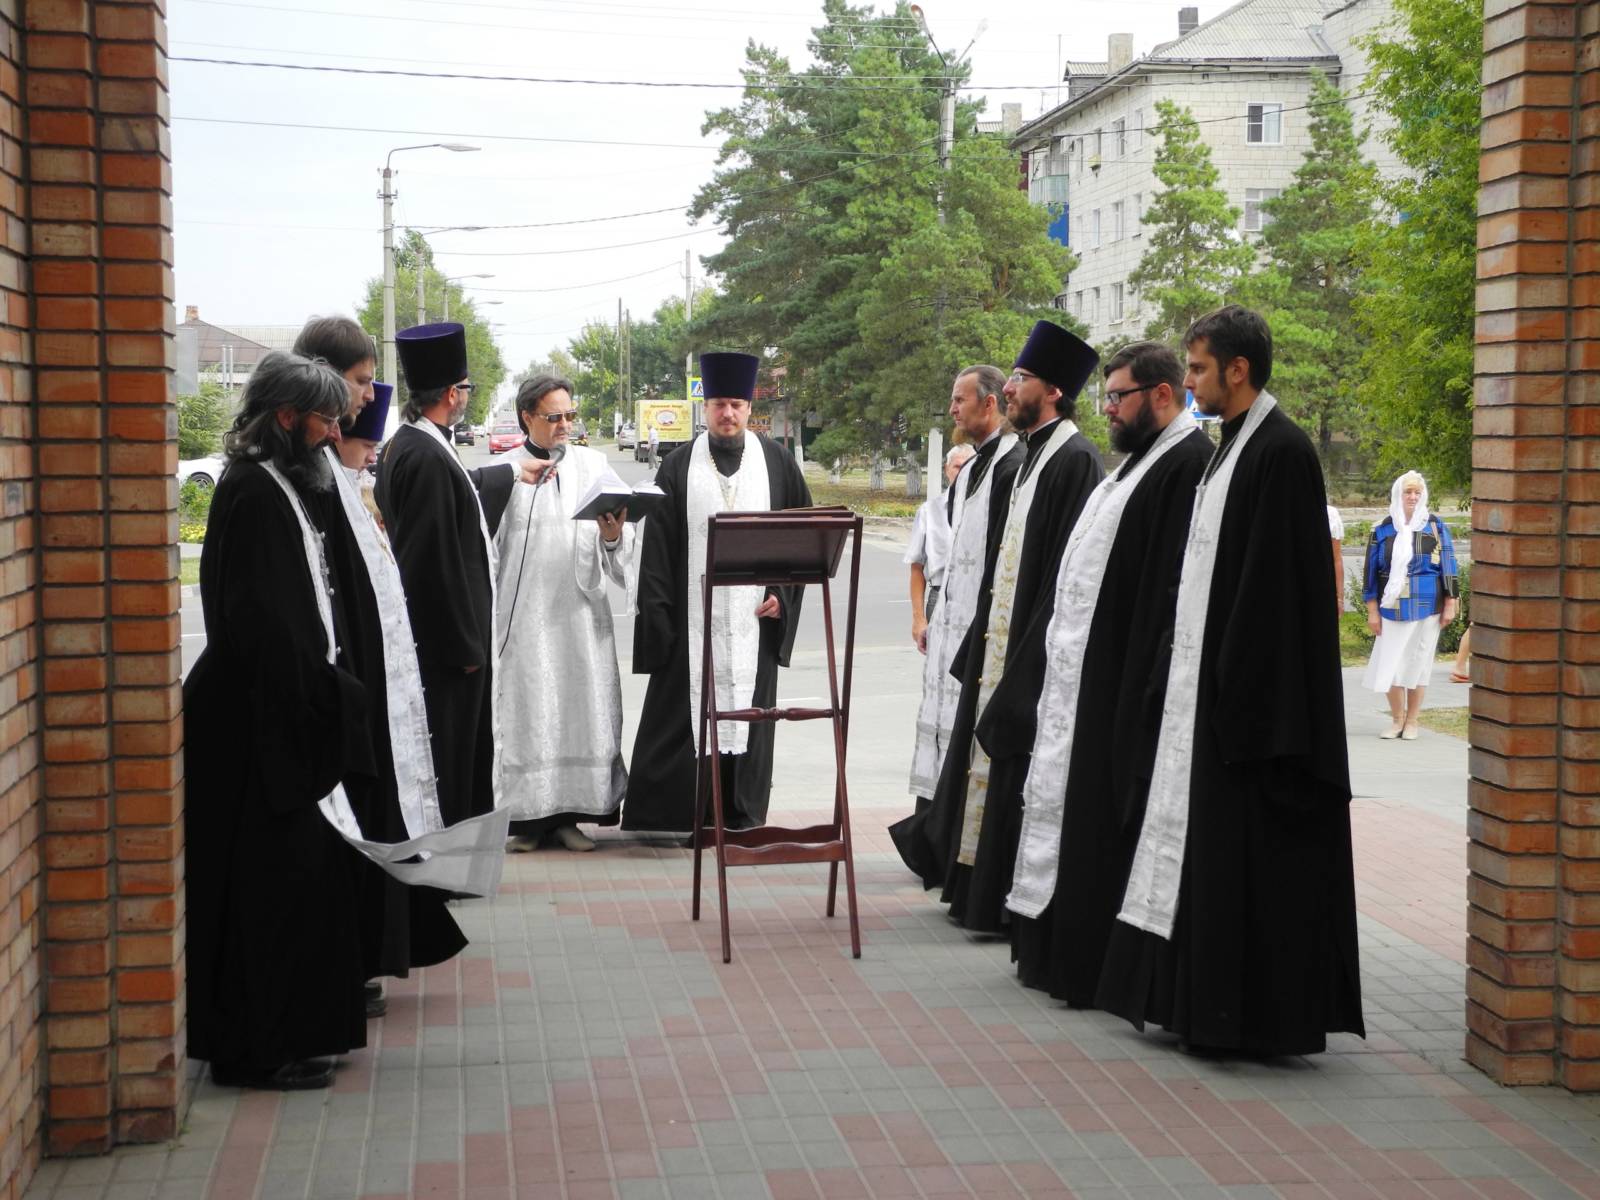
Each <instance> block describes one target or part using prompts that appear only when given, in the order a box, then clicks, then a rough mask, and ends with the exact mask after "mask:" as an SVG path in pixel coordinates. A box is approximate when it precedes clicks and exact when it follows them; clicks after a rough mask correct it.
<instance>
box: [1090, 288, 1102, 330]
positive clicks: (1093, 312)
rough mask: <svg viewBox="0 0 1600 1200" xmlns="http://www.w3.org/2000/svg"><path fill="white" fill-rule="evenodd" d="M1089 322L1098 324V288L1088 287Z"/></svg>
mask: <svg viewBox="0 0 1600 1200" xmlns="http://www.w3.org/2000/svg"><path fill="white" fill-rule="evenodd" d="M1089 324H1091V325H1098V324H1100V289H1099V288H1090V289H1089Z"/></svg>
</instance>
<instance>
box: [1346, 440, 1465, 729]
mask: <svg viewBox="0 0 1600 1200" xmlns="http://www.w3.org/2000/svg"><path fill="white" fill-rule="evenodd" d="M1363 598H1364V599H1365V600H1366V604H1367V628H1369V629H1370V630H1372V632H1373V633H1374V634H1376V635H1377V639H1378V640H1377V642H1376V643H1375V644H1374V645H1373V647H1372V658H1371V660H1370V661H1369V662H1368V663H1367V673H1366V676H1365V677H1364V678H1363V680H1362V685H1363V686H1364V687H1368V688H1371V689H1372V690H1373V691H1376V692H1386V693H1388V697H1389V717H1390V724H1389V728H1388V729H1387V730H1386V731H1384V732H1383V733H1381V734H1379V735H1378V736H1379V737H1381V738H1385V739H1389V738H1402V739H1404V740H1405V741H1408V742H1409V741H1414V740H1415V739H1416V736H1417V714H1418V713H1420V712H1421V711H1422V696H1423V692H1424V691H1425V690H1426V689H1427V686H1428V680H1429V678H1430V677H1431V675H1432V672H1433V659H1434V655H1435V653H1436V652H1437V650H1438V646H1439V630H1440V629H1441V628H1442V627H1443V626H1444V625H1448V624H1449V623H1450V622H1451V621H1453V620H1455V616H1456V553H1455V547H1454V545H1453V544H1452V543H1451V541H1450V531H1449V529H1447V528H1446V527H1445V523H1444V522H1443V521H1441V520H1440V519H1439V518H1438V517H1437V516H1435V515H1434V514H1433V513H1431V512H1430V511H1429V510H1428V484H1427V482H1426V481H1425V480H1424V479H1423V478H1422V476H1421V475H1419V474H1417V472H1415V471H1407V472H1406V473H1405V474H1404V475H1402V476H1400V478H1399V479H1396V480H1395V481H1394V486H1393V487H1392V488H1390V489H1389V515H1388V516H1387V517H1385V518H1384V519H1383V520H1382V521H1380V522H1378V525H1377V527H1376V528H1374V529H1373V531H1372V536H1371V537H1370V538H1369V539H1368V541H1367V568H1366V587H1365V589H1364V591H1363Z"/></svg>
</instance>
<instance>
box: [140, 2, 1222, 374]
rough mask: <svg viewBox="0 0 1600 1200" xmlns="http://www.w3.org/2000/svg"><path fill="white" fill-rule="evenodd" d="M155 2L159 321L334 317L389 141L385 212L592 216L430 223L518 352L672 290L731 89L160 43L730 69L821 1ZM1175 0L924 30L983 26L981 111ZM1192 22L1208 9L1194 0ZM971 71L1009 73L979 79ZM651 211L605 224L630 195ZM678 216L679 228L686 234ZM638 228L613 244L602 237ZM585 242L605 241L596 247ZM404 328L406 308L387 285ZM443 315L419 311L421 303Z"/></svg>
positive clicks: (545, 67)
mask: <svg viewBox="0 0 1600 1200" xmlns="http://www.w3.org/2000/svg"><path fill="white" fill-rule="evenodd" d="M320 2H322V3H325V4H326V7H325V8H319V7H317V5H315V4H313V3H312V0H268V2H265V3H258V4H257V3H235V2H232V0H172V4H171V7H170V10H169V33H170V37H171V46H170V50H171V54H172V57H173V59H174V61H173V63H172V116H173V126H172V131H173V132H172V145H173V160H174V169H173V180H174V191H175V196H174V212H175V216H176V224H177V230H176V244H177V251H176V253H177V290H178V304H179V306H180V307H179V312H180V314H181V313H182V311H183V306H185V305H196V306H198V308H199V309H200V312H201V315H202V317H203V318H204V319H206V320H209V321H212V322H214V323H216V324H219V325H224V326H228V325H244V324H285V325H287V324H297V323H299V322H300V321H302V320H304V319H305V317H307V316H308V315H310V314H312V313H331V312H353V311H354V309H355V307H356V304H357V302H358V300H359V298H360V297H361V296H362V295H363V293H364V288H365V285H366V281H367V280H368V279H369V278H371V277H373V276H377V275H380V274H381V273H382V242H381V226H382V219H381V208H380V202H379V200H378V190H379V170H380V168H381V167H382V164H383V160H384V156H385V155H386V154H387V153H388V151H389V150H391V149H393V148H395V147H399V146H408V145H413V144H415V143H418V142H429V141H435V140H438V141H460V142H469V143H472V144H475V145H478V146H480V147H482V149H481V150H480V151H478V152H476V153H469V154H460V153H449V152H446V151H444V150H439V149H429V150H412V151H408V152H406V153H404V154H399V155H396V156H395V158H394V165H395V167H396V170H397V172H398V174H397V180H396V183H397V187H398V191H399V201H398V205H397V210H396V212H397V223H399V224H401V225H412V226H417V227H427V226H442V225H506V224H518V223H541V222H564V221H567V222H570V221H579V220H582V221H588V222H589V223H586V224H573V225H556V226H554V227H549V228H544V229H526V230H506V229H501V230H484V231H482V232H453V233H439V234H435V235H430V238H429V240H430V243H431V244H432V245H433V247H434V250H435V253H436V254H437V255H438V258H437V261H438V263H439V264H440V266H441V267H442V268H443V269H444V270H445V271H446V272H447V273H448V274H450V275H452V276H457V275H469V274H478V273H486V274H492V275H493V276H494V278H492V279H483V280H473V281H469V282H468V284H467V286H468V287H470V288H471V294H472V295H473V296H475V297H476V298H477V299H478V300H480V301H499V302H500V303H499V304H498V305H497V306H496V307H492V308H487V309H485V310H483V311H484V312H485V314H486V315H487V316H489V317H490V318H491V319H492V320H494V321H496V322H498V323H499V328H498V330H497V332H498V335H499V341H500V345H501V349H502V351H503V352H504V354H505V357H506V361H507V363H508V364H509V365H510V366H511V367H512V369H513V370H516V369H520V368H521V367H523V366H525V365H526V364H527V363H528V362H529V361H531V360H533V359H536V358H540V357H543V356H544V355H545V354H546V353H547V352H548V350H549V349H550V347H551V346H557V345H563V344H564V343H565V341H566V339H567V338H568V337H570V336H571V335H572V334H574V333H576V332H577V330H578V329H579V328H580V327H581V326H582V325H583V323H584V321H585V320H586V319H588V318H591V317H596V318H603V319H606V320H613V319H615V316H616V308H617V300H618V298H619V297H620V298H621V299H622V301H623V303H624V304H625V305H626V306H627V307H629V308H630V309H631V310H632V312H633V313H634V314H635V315H636V316H645V315H648V314H649V313H650V312H651V311H652V310H653V309H654V308H655V306H656V305H657V304H658V303H659V302H660V301H661V300H662V299H663V298H664V297H666V296H668V295H681V294H682V291H683V256H684V251H685V249H687V250H689V251H690V252H691V254H692V255H693V256H694V257H693V259H692V261H693V266H694V271H695V273H696V275H697V276H703V271H702V269H701V268H700V265H699V261H698V256H699V255H702V254H709V253H711V252H713V251H714V250H715V249H716V247H717V246H718V244H719V240H720V239H719V237H718V235H717V233H716V231H715V229H714V228H705V229H703V230H700V231H698V232H695V231H692V229H691V227H690V225H689V224H688V222H687V220H686V219H685V217H684V215H683V210H684V207H685V206H686V204H687V202H688V201H689V199H690V198H691V197H692V196H693V194H694V192H695V190H696V188H697V187H698V186H699V185H700V184H701V183H702V182H704V181H705V180H706V179H707V178H708V177H709V174H710V171H711V168H712V164H713V161H714V150H715V144H714V143H712V142H708V141H706V140H705V139H703V138H702V137H701V136H700V124H701V121H702V119H703V118H704V115H705V113H706V111H707V110H709V109H713V108H717V107H721V106H722V105H724V104H728V103H731V102H733V101H734V100H735V99H736V98H737V96H738V92H737V90H734V89H707V88H698V87H695V88H691V87H667V88H641V87H616V86H589V85H579V84H529V83H495V82H482V81H476V80H436V79H415V78H405V77H399V76H362V75H353V74H338V73H324V72H315V73H313V72H303V71H283V70H268V69H262V68H255V67H242V66H219V65H212V64H209V63H196V62H183V61H177V60H179V59H183V58H202V57H203V58H226V59H250V60H257V61H269V62H294V63H302V64H314V65H318V66H335V67H353V68H363V69H368V70H371V69H384V68H391V69H400V70H412V71H465V72H472V73H478V74H483V73H501V74H517V75H536V76H559V77H566V78H583V79H596V80H637V81H651V82H669V83H686V82H699V83H723V84H728V83H734V84H736V83H737V82H738V80H739V75H738V71H739V68H740V66H741V64H742V62H743V55H744V46H745V42H746V39H747V38H754V39H756V40H757V41H760V42H762V43H765V44H767V45H772V46H776V47H777V48H779V49H780V50H782V51H783V52H785V53H787V54H788V55H789V58H790V62H791V65H793V66H794V67H795V69H797V70H799V69H802V68H803V67H804V66H805V65H807V64H808V63H809V61H810V58H809V53H808V51H807V41H808V39H809V38H810V36H811V34H810V29H811V27H812V25H813V24H815V23H817V21H818V19H819V14H820V11H821V9H820V5H818V6H815V7H810V6H808V5H806V4H805V3H802V2H801V0H771V3H772V5H773V7H771V8H768V7H765V6H764V5H761V4H752V3H750V2H749V0H744V2H743V3H742V4H740V3H734V2H731V0H693V2H692V3H690V4H686V5H680V4H670V3H664V2H660V0H631V2H630V0H520V2H519V0H501V2H500V3H471V2H468V0H320ZM1179 7H1180V4H1179V3H1177V0H1067V2H1065V3H1055V4H1046V3H1039V2H1038V0H1031V2H1030V0H985V2H984V3H982V4H979V3H975V2H974V0H951V2H950V3H948V4H945V3H942V2H941V0H928V2H927V3H926V4H925V5H924V9H925V11H926V13H927V16H928V20H929V23H930V25H931V27H932V31H933V35H934V37H935V38H936V39H937V40H938V42H939V45H940V48H941V49H943V50H944V51H945V52H946V53H954V52H957V51H959V50H960V49H961V48H962V47H963V46H965V45H966V43H967V42H968V40H969V39H971V38H972V36H973V34H974V32H975V31H976V29H977V26H978V23H979V21H980V20H982V19H984V18H987V20H988V28H987V29H986V30H985V31H984V32H983V33H982V35H981V36H980V37H979V38H978V41H977V44H976V45H975V46H974V48H973V50H972V53H971V58H972V62H973V71H972V81H973V83H974V84H975V85H977V87H978V89H979V91H980V94H984V95H986V96H987V99H988V112H989V115H991V116H995V117H997V116H998V115H999V111H1000V104H1001V103H1002V102H1003V101H1007V100H1011V101H1020V102H1021V103H1022V105H1023V116H1024V119H1027V118H1031V117H1033V116H1036V115H1038V113H1039V112H1040V111H1041V106H1043V107H1049V106H1051V105H1053V104H1054V103H1055V100H1056V90H1055V87H1056V80H1057V78H1058V72H1057V39H1058V38H1059V39H1060V55H1061V57H1062V58H1066V59H1098V58H1104V57H1105V49H1106V37H1107V35H1108V34H1111V33H1114V32H1119V31H1125V32H1130V33H1132V34H1133V35H1134V48H1135V52H1136V53H1142V52H1144V51H1146V50H1148V49H1149V48H1150V47H1151V46H1152V45H1154V44H1155V43H1157V42H1160V41H1165V40H1169V39H1171V38H1172V37H1175V36H1176V34H1177V21H1178V16H1177V14H1178V9H1179ZM1199 7H1200V15H1201V18H1202V19H1205V18H1209V17H1211V16H1214V15H1215V14H1216V13H1217V12H1219V11H1221V9H1222V7H1224V6H1223V5H1221V4H1219V3H1215V2H1213V3H1201V4H1200V5H1199ZM986 88H995V89H1000V88H1005V89H1007V90H993V91H984V89H986ZM663 208H666V209H671V211H669V212H662V213H657V214H655V215H643V216H636V217H627V218H625V219H616V220H610V219H605V220H591V219H592V218H610V217H614V216H619V215H621V214H628V213H635V212H639V211H641V210H649V209H663ZM686 234H687V236H686ZM627 242H635V243H637V242H647V243H648V244H644V245H633V246H624V247H617V244H618V243H627ZM605 247H617V248H610V249H607V248H605ZM397 307H398V317H399V324H400V326H401V327H402V328H404V327H405V326H406V325H408V324H412V323H414V315H415V304H414V301H410V302H408V298H407V297H404V296H401V297H399V299H398V306H397ZM438 316H439V314H438V313H434V314H432V318H433V319H437V318H438Z"/></svg>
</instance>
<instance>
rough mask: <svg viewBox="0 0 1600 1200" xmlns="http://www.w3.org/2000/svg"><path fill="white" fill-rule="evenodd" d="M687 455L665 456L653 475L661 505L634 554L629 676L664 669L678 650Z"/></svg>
mask: <svg viewBox="0 0 1600 1200" xmlns="http://www.w3.org/2000/svg"><path fill="white" fill-rule="evenodd" d="M688 468H689V453H688V451H686V450H685V451H681V452H679V453H677V454H669V455H667V457H666V459H665V460H664V461H663V462H662V464H661V468H660V469H659V470H658V471H657V472H656V486H657V487H659V488H660V489H661V490H662V492H664V493H665V494H666V499H665V501H663V502H662V503H660V504H658V505H657V506H656V511H655V512H653V513H652V514H651V515H650V516H649V517H647V518H646V519H645V523H644V538H643V544H642V545H641V546H640V548H639V586H638V593H637V597H636V600H635V615H634V619H633V673H634V674H635V675H649V674H651V673H653V672H655V671H659V670H662V669H664V668H666V667H667V666H668V665H669V664H670V663H671V662H672V661H673V655H674V654H675V653H676V652H677V648H678V629H679V626H680V624H681V620H680V613H679V611H678V610H679V608H680V607H681V606H682V604H683V596H684V590H683V589H684V586H685V582H684V580H685V574H684V572H685V566H686V564H685V562H684V559H685V558H686V557H687V555H688V552H689V551H688V542H687V537H686V534H685V530H684V522H685V520H686V517H687V507H686V506H687V504H688V497H687V493H686V491H685V486H684V485H685V484H686V483H687V481H688Z"/></svg>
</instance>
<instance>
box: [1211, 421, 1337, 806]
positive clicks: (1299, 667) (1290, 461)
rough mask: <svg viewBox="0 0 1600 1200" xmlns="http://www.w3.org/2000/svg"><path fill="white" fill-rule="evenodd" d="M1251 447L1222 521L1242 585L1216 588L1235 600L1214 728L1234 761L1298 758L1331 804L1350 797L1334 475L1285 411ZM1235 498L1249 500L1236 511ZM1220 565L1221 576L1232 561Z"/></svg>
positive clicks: (1223, 648) (1219, 670) (1227, 618)
mask: <svg viewBox="0 0 1600 1200" xmlns="http://www.w3.org/2000/svg"><path fill="white" fill-rule="evenodd" d="M1273 418H1278V419H1277V420H1274V419H1273ZM1258 439H1259V444H1257V440H1258ZM1246 451H1247V453H1248V455H1249V458H1248V461H1241V462H1240V464H1239V467H1238V468H1237V470H1236V474H1235V477H1234V482H1233V485H1232V487H1231V488H1230V503H1229V505H1228V507H1227V509H1226V510H1225V512H1224V515H1223V523H1222V525H1223V528H1222V537H1223V538H1225V539H1227V541H1228V542H1229V543H1230V544H1231V545H1234V546H1242V547H1243V552H1242V555H1241V556H1240V557H1239V558H1238V559H1237V560H1236V562H1237V565H1236V567H1235V575H1236V578H1232V579H1223V578H1220V577H1219V578H1218V579H1216V580H1213V583H1212V599H1213V602H1214V601H1215V599H1216V597H1217V596H1218V595H1219V594H1220V595H1222V596H1226V597H1230V598H1232V604H1231V607H1230V608H1229V609H1228V611H1227V612H1226V614H1225V615H1224V614H1218V613H1216V612H1215V610H1213V613H1212V617H1211V618H1210V619H1212V620H1216V619H1218V618H1219V617H1220V618H1221V619H1222V620H1223V621H1224V622H1225V625H1224V628H1223V630H1222V632H1221V638H1220V641H1219V642H1218V644H1217V653H1216V658H1215V662H1216V681H1217V691H1216V696H1215V698H1214V701H1213V703H1212V704H1211V705H1210V706H1209V707H1210V713H1211V716H1212V721H1211V726H1212V732H1213V734H1214V736H1215V737H1216V739H1217V745H1218V746H1219V748H1220V750H1221V754H1222V759H1223V761H1224V762H1226V763H1229V764H1240V763H1250V762H1266V761H1267V760H1287V761H1286V762H1285V765H1286V766H1290V767H1292V768H1293V769H1294V770H1295V771H1297V772H1300V773H1305V772H1309V773H1310V775H1311V776H1312V777H1314V778H1315V779H1316V780H1317V781H1318V782H1320V783H1322V784H1323V785H1325V787H1326V792H1327V797H1328V798H1332V799H1336V800H1340V801H1348V800H1349V798H1350V776H1349V763H1348V758H1347V747H1346V744H1345V734H1344V697H1343V692H1342V686H1341V683H1340V679H1341V676H1340V671H1339V646H1338V627H1337V625H1336V624H1335V620H1334V615H1333V614H1332V613H1331V612H1329V611H1328V605H1327V603H1326V601H1327V588H1326V586H1325V585H1326V582H1327V571H1326V570H1325V567H1326V559H1327V553H1328V549H1327V542H1328V526H1327V497H1326V495H1325V493H1324V490H1323V485H1322V470H1321V467H1320V464H1319V463H1318V461H1317V457H1316V452H1315V450H1314V449H1312V447H1311V444H1310V442H1309V440H1307V439H1306V437H1305V435H1304V434H1302V433H1300V431H1299V430H1298V429H1297V428H1296V427H1295V426H1294V425H1293V424H1292V423H1291V422H1289V420H1288V418H1287V417H1281V415H1280V414H1279V413H1273V414H1270V415H1269V417H1268V420H1267V421H1266V422H1263V425H1262V428H1261V429H1260V430H1259V431H1258V433H1257V434H1256V436H1255V438H1253V439H1252V444H1250V445H1249V446H1247V447H1246ZM1235 496H1239V497H1247V498H1248V501H1249V503H1248V505H1246V504H1244V503H1240V504H1237V505H1235V504H1233V503H1232V498H1233V497H1235ZM1246 508H1248V511H1246ZM1218 567H1219V575H1220V568H1221V567H1222V563H1221V562H1220V561H1219V563H1218ZM1306 799H1307V800H1310V799H1312V798H1311V797H1306Z"/></svg>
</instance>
